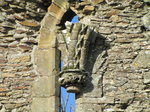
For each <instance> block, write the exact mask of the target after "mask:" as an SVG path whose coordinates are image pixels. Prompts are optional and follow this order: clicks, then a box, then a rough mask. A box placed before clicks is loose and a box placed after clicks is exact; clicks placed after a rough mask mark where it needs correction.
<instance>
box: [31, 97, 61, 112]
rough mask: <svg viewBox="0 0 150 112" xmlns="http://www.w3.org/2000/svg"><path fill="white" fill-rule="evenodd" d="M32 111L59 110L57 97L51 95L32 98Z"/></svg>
mask: <svg viewBox="0 0 150 112" xmlns="http://www.w3.org/2000/svg"><path fill="white" fill-rule="evenodd" d="M31 110H32V112H59V110H60V105H59V98H58V97H55V96H52V97H48V98H33V101H32V105H31Z"/></svg>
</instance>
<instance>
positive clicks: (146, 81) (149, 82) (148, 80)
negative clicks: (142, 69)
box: [144, 72, 150, 84]
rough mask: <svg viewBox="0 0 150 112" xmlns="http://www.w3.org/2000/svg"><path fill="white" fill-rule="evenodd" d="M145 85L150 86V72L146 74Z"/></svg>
mask: <svg viewBox="0 0 150 112" xmlns="http://www.w3.org/2000/svg"><path fill="white" fill-rule="evenodd" d="M144 83H145V84H150V72H147V73H145V74H144Z"/></svg>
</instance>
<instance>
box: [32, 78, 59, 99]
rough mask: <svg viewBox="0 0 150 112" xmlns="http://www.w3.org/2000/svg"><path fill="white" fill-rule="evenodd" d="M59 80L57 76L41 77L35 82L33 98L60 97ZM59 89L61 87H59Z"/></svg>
mask: <svg viewBox="0 0 150 112" xmlns="http://www.w3.org/2000/svg"><path fill="white" fill-rule="evenodd" d="M56 83H57V78H56V77H55V76H51V77H45V76H44V77H41V78H39V79H37V80H36V81H35V82H34V85H33V89H32V92H33V93H32V95H33V97H38V98H44V97H50V96H55V95H56V96H58V97H59V91H57V89H56ZM58 88H59V87H58Z"/></svg>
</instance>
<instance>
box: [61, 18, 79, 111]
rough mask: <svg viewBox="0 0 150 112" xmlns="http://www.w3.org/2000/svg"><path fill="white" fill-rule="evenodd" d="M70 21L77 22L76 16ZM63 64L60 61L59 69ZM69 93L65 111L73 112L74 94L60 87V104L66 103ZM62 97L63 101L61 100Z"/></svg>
mask: <svg viewBox="0 0 150 112" xmlns="http://www.w3.org/2000/svg"><path fill="white" fill-rule="evenodd" d="M71 22H72V23H78V22H79V20H78V16H74V18H73V19H72V21H71ZM63 66H64V62H63V61H61V70H62V67H63ZM68 94H69V99H68V103H67V107H66V112H74V110H75V107H76V103H75V94H74V93H67V92H66V89H65V88H63V87H61V104H62V105H64V103H66V99H67V97H68ZM62 99H63V101H62Z"/></svg>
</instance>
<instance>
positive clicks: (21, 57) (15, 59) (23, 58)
mask: <svg viewBox="0 0 150 112" xmlns="http://www.w3.org/2000/svg"><path fill="white" fill-rule="evenodd" d="M30 58H31V57H30V55H29V54H15V55H11V56H10V57H9V62H10V63H25V62H29V61H30Z"/></svg>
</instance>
